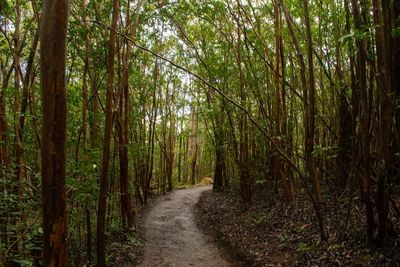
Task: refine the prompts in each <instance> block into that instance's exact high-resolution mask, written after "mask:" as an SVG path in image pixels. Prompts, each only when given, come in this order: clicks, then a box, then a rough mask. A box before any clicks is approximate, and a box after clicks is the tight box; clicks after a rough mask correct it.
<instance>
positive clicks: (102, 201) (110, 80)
mask: <svg viewBox="0 0 400 267" xmlns="http://www.w3.org/2000/svg"><path fill="white" fill-rule="evenodd" d="M118 17H119V0H114V1H113V12H112V23H111V29H110V39H109V41H108V58H107V63H108V64H107V92H106V108H105V113H106V119H105V120H106V121H105V126H104V140H103V159H102V169H101V176H100V194H99V202H98V211H97V212H98V213H97V265H98V266H100V267H103V266H105V265H106V255H105V220H106V208H107V192H108V171H109V161H110V146H111V134H112V128H113V127H112V125H113V111H112V101H113V91H114V57H115V46H116V36H117V34H116V32H115V30H114V29H116V28H117V22H118Z"/></svg>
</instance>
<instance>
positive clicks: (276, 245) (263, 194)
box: [196, 190, 400, 266]
mask: <svg viewBox="0 0 400 267" xmlns="http://www.w3.org/2000/svg"><path fill="white" fill-rule="evenodd" d="M333 192H334V190H329V191H328V190H327V191H326V192H324V196H325V198H326V208H325V211H324V217H325V220H324V223H325V231H326V234H327V236H328V238H327V240H325V241H323V242H321V241H320V238H319V232H318V228H317V227H316V225H315V222H316V218H315V216H314V212H313V209H312V208H311V204H310V201H309V200H308V198H307V196H305V194H302V193H299V194H298V195H297V198H296V202H295V203H294V204H292V205H288V204H285V202H284V201H282V200H281V199H279V197H277V195H276V194H274V193H272V192H268V191H258V192H255V196H254V201H253V203H251V204H244V203H243V201H242V200H241V198H240V196H239V195H238V194H237V193H236V192H234V191H225V192H222V193H218V192H212V191H205V192H204V193H203V194H202V195H201V197H200V200H199V201H198V204H197V206H196V207H197V217H198V220H199V225H203V226H204V225H205V226H207V227H206V229H205V230H206V231H207V232H208V233H210V234H211V235H212V236H214V237H215V238H217V239H218V241H219V243H220V244H222V245H224V246H225V247H226V248H228V249H229V250H230V251H231V252H232V253H235V254H236V255H237V257H239V258H241V259H242V260H245V261H246V262H247V264H246V266H400V253H399V251H400V250H399V249H400V238H399V237H398V236H396V235H393V234H389V236H388V239H387V242H386V244H385V245H384V246H382V247H377V246H376V245H374V244H371V243H370V242H369V241H368V239H367V237H366V234H365V222H364V221H365V220H364V218H365V212H364V211H363V210H364V209H363V205H362V203H361V201H360V200H359V197H358V196H357V194H354V195H353V196H352V201H349V198H348V194H347V193H345V192H344V193H342V194H334V193H333ZM395 201H396V202H397V203H399V204H400V199H396V200H395ZM392 223H393V227H394V228H395V232H397V233H399V232H400V221H399V219H398V218H397V217H392Z"/></svg>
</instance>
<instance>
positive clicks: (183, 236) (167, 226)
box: [139, 186, 235, 267]
mask: <svg viewBox="0 0 400 267" xmlns="http://www.w3.org/2000/svg"><path fill="white" fill-rule="evenodd" d="M206 190H211V186H200V187H194V188H190V189H183V190H176V191H174V192H172V193H171V194H168V195H167V196H164V197H163V198H162V199H159V200H158V201H157V202H156V203H154V206H153V207H152V209H151V210H150V211H149V212H148V213H147V215H146V217H145V219H144V230H145V235H144V239H145V240H144V242H145V245H144V256H143V261H142V263H140V264H139V266H146V267H150V266H151V267H152V266H160V267H167V266H170V267H180V266H182V267H183V266H199V267H200V266H207V267H213V266H215V267H217V266H218V267H221V266H235V264H233V263H232V262H231V261H230V260H228V259H227V257H225V256H224V253H223V252H222V251H221V250H219V249H218V248H217V247H216V245H215V244H214V243H213V241H212V240H211V239H210V238H209V237H208V236H205V235H204V234H203V233H202V231H201V230H200V229H199V228H198V227H197V225H196V222H195V214H194V205H195V204H196V203H197V201H198V200H199V197H200V195H201V193H202V192H204V191H206Z"/></svg>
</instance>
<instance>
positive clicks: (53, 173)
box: [40, 0, 69, 266]
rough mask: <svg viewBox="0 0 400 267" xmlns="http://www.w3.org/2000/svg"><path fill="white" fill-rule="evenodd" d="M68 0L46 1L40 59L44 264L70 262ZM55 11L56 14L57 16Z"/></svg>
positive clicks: (60, 264)
mask: <svg viewBox="0 0 400 267" xmlns="http://www.w3.org/2000/svg"><path fill="white" fill-rule="evenodd" d="M68 6H69V4H68V1H66V0H53V1H49V0H46V1H45V2H44V9H43V18H42V19H43V20H42V33H41V38H40V44H41V47H40V63H41V84H42V106H43V132H42V142H43V144H42V150H41V160H42V201H43V202H42V203H43V204H42V205H43V239H44V242H43V245H44V249H43V256H44V265H45V266H68V259H67V256H68V253H67V244H66V237H67V213H66V197H65V176H66V173H65V172H66V127H67V99H66V82H65V64H66V41H67V27H68ZM54 14H57V16H55V15H54Z"/></svg>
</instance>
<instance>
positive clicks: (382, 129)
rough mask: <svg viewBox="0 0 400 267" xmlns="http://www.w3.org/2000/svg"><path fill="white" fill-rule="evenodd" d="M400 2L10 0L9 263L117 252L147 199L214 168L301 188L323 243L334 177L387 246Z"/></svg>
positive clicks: (5, 173) (5, 196)
mask: <svg viewBox="0 0 400 267" xmlns="http://www.w3.org/2000/svg"><path fill="white" fill-rule="evenodd" d="M68 2H69V3H68ZM54 14H57V15H56V17H55V15H54ZM399 16H400V2H399V1H396V0H388V1H386V0H371V1H369V0H327V1H308V0H303V1H301V0H298V1H296V0H271V1H262V0H258V1H250V0H248V1H246V0H237V1H233V0H226V1H220V0H202V1H195V0H193V1H192V0H187V1H186V0H183V1H164V0H159V1H146V0H137V1H131V0H113V1H111V0H110V1H99V0H81V1H77V0H73V1H67V0H54V1H46V0H45V1H43V2H42V1H40V0H39V1H37V0H15V1H2V2H1V3H0V24H1V25H0V29H1V34H0V70H1V74H0V75H1V76H0V80H1V88H0V90H1V91H0V189H1V193H0V225H1V229H0V255H1V258H0V264H9V265H12V264H15V263H19V264H21V265H24V266H31V265H43V264H45V265H46V266H48V265H51V264H52V263H53V264H54V263H55V264H56V265H57V266H66V265H67V264H68V263H67V255H68V254H69V265H76V266H78V265H82V264H83V263H89V264H94V263H96V264H98V265H99V266H104V265H105V264H106V263H107V262H108V261H110V260H111V258H110V257H107V258H106V254H105V249H106V247H109V245H110V243H111V240H112V238H113V237H115V236H117V235H121V233H125V234H126V236H127V238H126V239H129V240H131V239H132V236H133V237H134V233H135V227H134V225H135V215H136V214H135V211H136V210H137V207H139V206H142V205H145V204H146V203H147V201H148V199H149V197H151V196H152V195H154V194H165V193H166V192H168V191H171V190H173V188H174V187H177V186H179V185H184V184H195V183H197V182H198V181H199V180H200V179H201V178H203V177H205V176H211V177H213V180H214V189H215V190H216V191H218V190H222V189H225V188H230V189H232V190H234V191H236V192H237V193H238V194H240V196H241V198H242V201H243V202H247V203H251V202H252V201H254V198H255V197H257V195H255V194H254V192H255V191H256V190H257V189H260V188H263V189H266V190H269V191H271V192H275V197H278V198H279V199H280V200H281V201H282V202H283V203H286V204H287V205H290V204H291V203H293V202H296V198H297V197H298V196H299V195H300V194H306V195H307V196H308V199H309V201H310V202H309V203H310V205H311V206H312V207H313V212H314V214H315V222H314V223H315V224H314V227H316V229H318V231H319V234H320V238H321V240H322V241H323V240H325V239H326V238H327V237H328V236H329V230H328V229H326V227H325V224H324V209H325V206H326V204H327V203H326V200H325V197H324V194H323V192H326V191H330V190H333V192H335V193H338V194H339V193H340V194H346V196H348V197H349V199H350V202H351V201H353V200H354V201H355V202H361V203H362V205H363V206H364V209H365V211H366V212H365V217H364V218H362V220H363V222H364V225H365V233H366V236H367V237H368V239H369V240H370V242H371V244H376V245H384V244H385V243H386V242H387V240H388V239H390V238H392V237H393V236H394V235H395V234H394V232H395V231H396V230H398V228H399V225H398V220H395V219H394V218H399V216H400V212H399V204H400V202H399V186H400V172H399V171H400V141H399V140H400V138H399V134H400V127H399V126H400V69H399V68H400V17H399ZM41 21H42V22H43V23H41ZM65 41H66V43H65ZM39 48H40V49H39ZM326 189H329V190H326ZM40 195H42V197H40ZM42 211H43V212H42ZM344 219H345V218H343V220H344ZM396 222H397V223H396ZM66 240H67V241H68V242H66ZM131 241H132V240H131ZM95 244H96V245H95ZM96 253H97V254H96ZM43 254H44V257H42V256H43ZM95 255H97V257H96V256H95ZM109 255H110V254H109Z"/></svg>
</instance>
